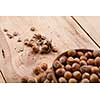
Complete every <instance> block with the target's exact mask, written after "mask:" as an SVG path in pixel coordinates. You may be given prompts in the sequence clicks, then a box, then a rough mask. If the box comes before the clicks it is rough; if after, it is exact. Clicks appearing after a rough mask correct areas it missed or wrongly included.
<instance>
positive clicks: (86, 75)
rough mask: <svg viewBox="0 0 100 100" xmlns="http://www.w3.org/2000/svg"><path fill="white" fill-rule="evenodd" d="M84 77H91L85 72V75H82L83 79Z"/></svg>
mask: <svg viewBox="0 0 100 100" xmlns="http://www.w3.org/2000/svg"><path fill="white" fill-rule="evenodd" d="M84 78H87V79H90V74H89V73H87V72H85V73H84V74H83V75H82V79H84Z"/></svg>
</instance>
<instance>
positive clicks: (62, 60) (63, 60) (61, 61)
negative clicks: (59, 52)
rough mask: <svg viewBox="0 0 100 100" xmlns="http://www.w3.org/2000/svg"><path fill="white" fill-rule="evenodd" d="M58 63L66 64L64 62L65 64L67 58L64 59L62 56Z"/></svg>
mask: <svg viewBox="0 0 100 100" xmlns="http://www.w3.org/2000/svg"><path fill="white" fill-rule="evenodd" d="M59 61H60V63H62V64H66V62H67V57H66V56H62V57H60V59H59Z"/></svg>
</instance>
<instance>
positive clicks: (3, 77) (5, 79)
mask: <svg viewBox="0 0 100 100" xmlns="http://www.w3.org/2000/svg"><path fill="white" fill-rule="evenodd" d="M0 73H1V76H2V78H3V80H4V81H5V83H7V81H6V79H5V77H4V74H3V73H2V71H1V70H0Z"/></svg>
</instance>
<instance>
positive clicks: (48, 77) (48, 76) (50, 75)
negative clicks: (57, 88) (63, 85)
mask: <svg viewBox="0 0 100 100" xmlns="http://www.w3.org/2000/svg"><path fill="white" fill-rule="evenodd" d="M47 79H48V80H50V81H51V80H53V79H54V74H53V73H48V74H47Z"/></svg>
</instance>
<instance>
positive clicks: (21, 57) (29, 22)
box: [0, 17, 99, 82]
mask: <svg viewBox="0 0 100 100" xmlns="http://www.w3.org/2000/svg"><path fill="white" fill-rule="evenodd" d="M32 26H34V27H35V28H36V31H35V32H31V31H30V28H31V27H32ZM0 27H1V29H2V30H3V29H4V28H7V29H8V33H10V34H12V33H13V32H19V33H20V35H19V36H18V37H16V38H13V39H9V38H8V37H7V36H6V33H4V32H3V33H2V32H0V39H1V42H0V46H1V48H2V49H3V50H4V52H5V58H2V60H1V63H2V66H0V69H1V70H2V72H3V73H4V75H5V78H6V80H7V82H20V79H21V77H23V76H25V75H29V76H30V75H31V74H32V69H33V67H34V66H35V65H38V64H40V63H42V62H46V63H48V65H49V67H51V65H52V62H53V60H54V59H55V58H56V57H57V56H58V55H59V54H60V53H62V52H64V51H66V50H68V49H74V48H87V49H99V48H98V47H97V46H96V45H95V44H94V42H93V41H92V40H91V39H90V38H89V37H88V36H87V35H86V34H85V33H84V31H83V30H82V29H81V28H80V27H79V26H78V25H77V24H76V23H75V21H74V20H73V19H72V18H71V17H0ZM34 33H40V34H43V35H45V36H46V37H47V38H49V39H52V42H53V44H54V45H55V46H56V47H57V49H58V51H59V52H58V53H55V54H54V53H50V54H48V55H38V54H37V55H30V56H29V53H30V50H29V48H26V47H23V43H18V42H17V39H18V38H19V37H20V38H21V39H22V40H24V39H25V38H27V37H31V36H32V35H33V34H34ZM15 48H16V49H15ZM20 48H24V52H23V53H17V51H18V50H19V49H20Z"/></svg>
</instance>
